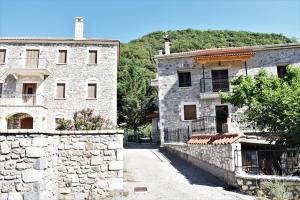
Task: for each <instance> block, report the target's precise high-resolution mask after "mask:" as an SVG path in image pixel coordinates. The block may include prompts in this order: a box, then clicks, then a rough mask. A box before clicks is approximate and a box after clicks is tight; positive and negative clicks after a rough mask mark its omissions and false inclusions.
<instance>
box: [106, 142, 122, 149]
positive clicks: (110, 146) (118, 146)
mask: <svg viewBox="0 0 300 200" xmlns="http://www.w3.org/2000/svg"><path fill="white" fill-rule="evenodd" d="M107 148H108V149H121V148H122V146H121V144H120V142H115V141H110V142H109V143H108V147H107Z"/></svg>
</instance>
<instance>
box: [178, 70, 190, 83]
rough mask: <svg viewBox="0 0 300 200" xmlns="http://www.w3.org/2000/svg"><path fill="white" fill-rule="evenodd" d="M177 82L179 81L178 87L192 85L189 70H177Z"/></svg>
mask: <svg viewBox="0 0 300 200" xmlns="http://www.w3.org/2000/svg"><path fill="white" fill-rule="evenodd" d="M178 82H179V87H190V86H192V82H191V72H178Z"/></svg>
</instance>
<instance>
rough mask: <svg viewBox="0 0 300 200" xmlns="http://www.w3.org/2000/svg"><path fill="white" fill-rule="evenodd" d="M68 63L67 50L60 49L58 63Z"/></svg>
mask: <svg viewBox="0 0 300 200" xmlns="http://www.w3.org/2000/svg"><path fill="white" fill-rule="evenodd" d="M66 63H67V50H58V64H66Z"/></svg>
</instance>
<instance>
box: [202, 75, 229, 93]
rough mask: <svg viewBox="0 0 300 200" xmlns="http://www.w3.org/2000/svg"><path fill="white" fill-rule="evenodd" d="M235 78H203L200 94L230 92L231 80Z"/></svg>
mask: <svg viewBox="0 0 300 200" xmlns="http://www.w3.org/2000/svg"><path fill="white" fill-rule="evenodd" d="M232 78H234V77H228V78H219V79H215V78H201V79H200V92H201V93H206V92H219V91H223V92H228V91H229V90H230V80H231V79H232Z"/></svg>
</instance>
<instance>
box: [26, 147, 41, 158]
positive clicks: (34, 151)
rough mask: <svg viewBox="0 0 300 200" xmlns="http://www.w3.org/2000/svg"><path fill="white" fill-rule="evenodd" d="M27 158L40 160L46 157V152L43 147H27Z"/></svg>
mask: <svg viewBox="0 0 300 200" xmlns="http://www.w3.org/2000/svg"><path fill="white" fill-rule="evenodd" d="M26 156H27V157H29V158H38V157H43V156H45V150H44V148H42V147H27V148H26Z"/></svg>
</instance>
